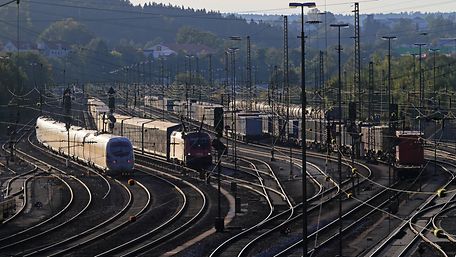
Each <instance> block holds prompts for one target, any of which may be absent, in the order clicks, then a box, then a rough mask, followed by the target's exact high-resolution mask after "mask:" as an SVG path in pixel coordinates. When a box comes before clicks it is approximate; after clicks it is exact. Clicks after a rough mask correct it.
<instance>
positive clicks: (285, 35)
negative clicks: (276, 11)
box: [283, 15, 294, 179]
mask: <svg viewBox="0 0 456 257" xmlns="http://www.w3.org/2000/svg"><path fill="white" fill-rule="evenodd" d="M283 55H284V56H283V57H284V58H283V87H284V88H285V99H286V100H285V101H286V108H287V122H288V128H290V127H291V128H292V129H293V131H294V128H293V123H290V81H289V66H288V16H286V15H285V16H283ZM287 140H288V144H289V145H290V147H289V150H288V154H289V155H290V173H289V178H290V179H292V178H293V147H292V144H291V142H290V132H289V131H288V132H287Z"/></svg>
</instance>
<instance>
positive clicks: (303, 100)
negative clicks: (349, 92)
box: [289, 2, 315, 257]
mask: <svg viewBox="0 0 456 257" xmlns="http://www.w3.org/2000/svg"><path fill="white" fill-rule="evenodd" d="M289 7H292V8H298V7H299V8H301V35H300V39H301V141H302V149H301V159H302V216H303V219H302V240H303V256H304V257H306V256H307V183H306V182H307V180H306V178H307V167H306V165H307V159H306V157H307V156H306V151H307V149H306V105H307V98H306V54H305V53H306V52H305V50H306V48H305V46H306V45H305V43H306V39H305V35H304V7H308V8H314V7H315V3H314V2H307V3H290V4H289Z"/></svg>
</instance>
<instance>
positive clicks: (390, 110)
mask: <svg viewBox="0 0 456 257" xmlns="http://www.w3.org/2000/svg"><path fill="white" fill-rule="evenodd" d="M382 38H383V39H384V40H388V128H389V133H388V134H389V139H388V187H391V158H392V149H393V138H394V137H395V136H396V135H395V133H396V132H395V124H394V125H393V123H392V121H393V119H396V118H395V117H397V110H395V111H394V112H393V106H392V103H393V100H392V98H393V97H392V94H391V40H395V39H396V38H397V37H395V36H385V37H382ZM394 109H396V108H394ZM393 114H394V116H395V117H393ZM393 122H394V121H393Z"/></svg>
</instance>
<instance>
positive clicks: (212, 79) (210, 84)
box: [208, 54, 214, 88]
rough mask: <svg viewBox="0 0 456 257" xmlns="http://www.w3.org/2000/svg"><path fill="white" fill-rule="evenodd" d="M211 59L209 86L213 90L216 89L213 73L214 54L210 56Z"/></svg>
mask: <svg viewBox="0 0 456 257" xmlns="http://www.w3.org/2000/svg"><path fill="white" fill-rule="evenodd" d="M208 59H209V86H210V87H211V88H213V87H214V78H213V71H212V54H209V55H208Z"/></svg>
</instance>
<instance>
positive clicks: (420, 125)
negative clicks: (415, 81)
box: [415, 43, 426, 132]
mask: <svg viewBox="0 0 456 257" xmlns="http://www.w3.org/2000/svg"><path fill="white" fill-rule="evenodd" d="M415 45H416V46H418V47H419V49H420V50H419V52H418V55H419V65H418V69H419V72H420V101H419V107H420V111H421V112H422V113H423V111H424V75H423V69H422V68H421V63H422V59H423V58H422V57H423V54H422V52H421V48H422V47H423V46H425V45H426V44H425V43H415ZM422 126H423V124H422V122H421V119H419V127H420V132H421V131H423V127H422Z"/></svg>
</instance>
